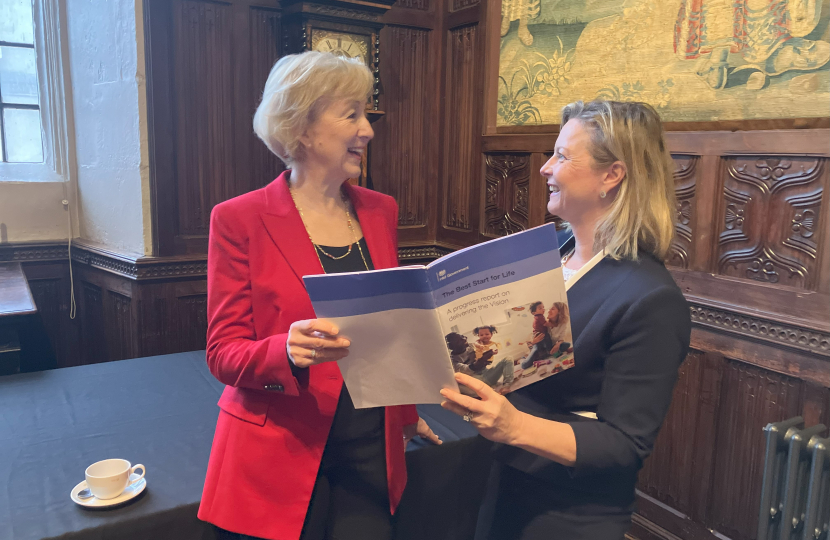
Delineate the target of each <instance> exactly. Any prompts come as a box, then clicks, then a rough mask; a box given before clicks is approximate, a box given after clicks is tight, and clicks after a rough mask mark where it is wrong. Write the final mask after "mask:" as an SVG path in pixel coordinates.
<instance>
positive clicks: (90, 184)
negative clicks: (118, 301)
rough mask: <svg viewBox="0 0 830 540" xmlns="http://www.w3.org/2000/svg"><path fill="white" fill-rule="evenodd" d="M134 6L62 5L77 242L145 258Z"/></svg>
mask: <svg viewBox="0 0 830 540" xmlns="http://www.w3.org/2000/svg"><path fill="white" fill-rule="evenodd" d="M137 3H138V4H139V5H138V6H137V5H136V4H137ZM140 3H141V2H140V0H138V1H137V0H109V1H108V0H67V3H66V14H67V29H68V36H69V63H70V73H71V77H72V93H73V100H74V104H73V110H74V118H75V147H76V149H77V150H76V151H77V163H78V175H77V176H78V199H79V200H78V212H79V213H78V216H79V222H80V236H81V238H83V239H85V240H91V241H93V242H95V243H98V244H100V245H102V246H106V247H108V248H110V249H112V250H114V251H117V252H120V253H125V254H137V255H144V254H149V253H150V249H151V242H149V241H146V242H145V239H146V238H148V237H149V187H148V186H149V184H148V181H147V179H148V167H147V162H146V159H147V158H146V155H147V152H146V135H145V137H144V140H145V151H144V153H143V154H144V156H142V144H141V142H142V140H141V139H142V135H141V134H142V129H143V130H144V133H145V134H146V113H145V115H144V117H143V119H142V117H141V116H140V114H139V89H140V90H141V92H142V93H143V92H144V87H143V85H144V83H143V78H144V58H143V46H142V47H141V52H142V57H141V58H140V59H139V57H138V47H137V43H138V42H141V43H142V44H143V41H144V36H143V35H138V34H137V29H136V16H137V15H138V16H139V19H138V20H139V21H141V18H140V17H141V7H140ZM138 30H141V26H140V25H139V28H138ZM139 66H141V67H140V68H139ZM139 86H140V87H141V88H139ZM143 100H144V98H143V97H142V101H143ZM140 119H141V120H140ZM142 124H143V125H142ZM145 194H147V195H148V197H147V200H146V201H145V200H144V195H145ZM145 204H146V206H147V211H146V214H147V216H146V219H145ZM145 229H146V231H145Z"/></svg>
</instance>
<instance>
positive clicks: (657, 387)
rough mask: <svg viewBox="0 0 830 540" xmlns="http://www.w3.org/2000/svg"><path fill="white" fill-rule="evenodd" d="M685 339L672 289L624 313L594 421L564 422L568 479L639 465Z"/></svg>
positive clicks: (679, 301) (683, 310) (681, 304)
mask: <svg viewBox="0 0 830 540" xmlns="http://www.w3.org/2000/svg"><path fill="white" fill-rule="evenodd" d="M690 336H691V320H690V317H689V310H688V306H687V304H686V300H685V298H683V295H682V293H681V292H680V291H679V290H678V289H676V288H671V287H668V286H664V287H661V288H659V289H657V290H655V291H653V292H651V293H650V294H648V295H647V296H645V297H644V298H642V299H640V300H639V301H637V302H636V303H635V304H633V305H632V306H631V307H630V308H629V309H628V310H627V311H626V313H625V314H624V315H623V317H622V318H621V319H620V322H619V323H618V324H617V325H616V326H615V328H614V330H613V331H612V335H611V342H612V345H611V347H610V350H609V354H608V357H607V358H606V361H605V377H604V380H603V383H602V389H601V392H600V401H599V406H598V408H597V419H598V421H589V422H581V421H579V422H570V425H571V427H572V428H573V431H574V434H575V435H576V464H575V465H574V467H573V468H572V469H571V470H570V473H571V475H572V476H580V475H587V474H593V473H602V472H603V471H607V470H609V469H614V468H631V469H634V470H638V469H639V468H640V467H641V466H642V463H643V460H644V459H645V458H646V457H648V455H649V454H650V453H651V450H652V447H653V445H654V439H655V438H656V437H657V432H658V431H659V430H660V425H661V424H662V423H663V419H664V418H665V416H666V413H667V412H668V409H669V405H670V404H671V398H672V392H673V390H674V384H675V382H676V381H677V375H678V368H679V367H680V364H681V363H682V362H683V359H684V358H685V357H686V353H687V352H688V348H689V340H690Z"/></svg>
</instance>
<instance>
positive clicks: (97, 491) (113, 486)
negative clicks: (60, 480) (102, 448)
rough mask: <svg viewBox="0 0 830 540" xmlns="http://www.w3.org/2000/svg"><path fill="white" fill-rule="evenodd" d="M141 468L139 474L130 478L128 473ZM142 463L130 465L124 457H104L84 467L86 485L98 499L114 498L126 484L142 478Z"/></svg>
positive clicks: (129, 484)
mask: <svg viewBox="0 0 830 540" xmlns="http://www.w3.org/2000/svg"><path fill="white" fill-rule="evenodd" d="M136 469H141V476H139V477H138V478H136V479H135V480H132V481H131V480H130V475H131V474H133V473H134V472H135V471H136ZM145 472H146V470H145V468H144V465H141V464H138V465H136V466H134V467H133V466H132V465H131V464H130V462H129V461H127V460H126V459H105V460H103V461H98V462H96V463H93V464H92V465H90V466H89V467H87V468H86V485H87V487H89V491H91V492H92V494H93V495H95V497H97V498H98V499H104V500H106V499H114V498H115V497H118V496H119V495H121V494H122V493H123V492H124V490H125V489H127V487H128V486H131V485H133V484H135V483H136V482H138V481H139V480H141V479H142V478H144V473H145Z"/></svg>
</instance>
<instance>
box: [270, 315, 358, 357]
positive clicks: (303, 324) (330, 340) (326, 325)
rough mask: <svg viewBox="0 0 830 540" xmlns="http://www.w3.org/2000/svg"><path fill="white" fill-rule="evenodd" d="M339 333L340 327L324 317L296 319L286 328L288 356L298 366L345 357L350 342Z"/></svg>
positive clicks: (347, 353)
mask: <svg viewBox="0 0 830 540" xmlns="http://www.w3.org/2000/svg"><path fill="white" fill-rule="evenodd" d="M339 333H340V329H338V328H337V327H336V326H335V325H333V324H332V323H330V322H328V321H326V320H324V319H307V320H304V321H297V322H295V323H293V324H292V325H291V328H289V329H288V339H287V340H286V342H285V349H286V351H288V358H289V359H290V360H291V361H292V362H294V365H295V366H297V367H299V368H307V367H309V366H313V365H315V364H322V363H323V362H335V361H337V360H340V359H342V358H345V357H347V356H348V355H349V345H351V343H350V342H349V340H348V339H346V338H344V337H340V336H339Z"/></svg>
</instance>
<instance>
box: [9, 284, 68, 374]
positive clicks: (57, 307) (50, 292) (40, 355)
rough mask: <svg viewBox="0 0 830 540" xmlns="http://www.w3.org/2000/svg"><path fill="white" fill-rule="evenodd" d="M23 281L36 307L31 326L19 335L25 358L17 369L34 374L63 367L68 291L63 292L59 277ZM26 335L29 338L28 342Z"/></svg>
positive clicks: (65, 355)
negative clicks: (30, 292) (41, 370)
mask: <svg viewBox="0 0 830 540" xmlns="http://www.w3.org/2000/svg"><path fill="white" fill-rule="evenodd" d="M27 281H28V283H29V290H31V291H32V298H33V299H34V301H35V306H37V314H36V315H35V316H34V324H33V325H32V327H31V328H27V329H24V330H23V331H21V333H20V342H21V345H22V347H23V351H24V353H23V354H24V355H27V356H29V357H28V358H22V359H21V369H23V370H26V371H29V370H31V371H37V370H40V369H49V368H55V367H66V365H67V363H68V362H67V361H68V360H69V359H68V358H67V353H68V352H69V351H67V350H66V349H65V347H66V340H65V338H66V337H68V336H66V335H65V332H66V330H67V329H66V328H65V327H66V322H67V321H68V319H69V317H68V309H67V307H68V305H67V304H68V300H69V291H65V290H64V287H63V281H64V280H63V278H62V277H52V278H46V279H31V278H29V279H28V280H27ZM30 335H31V338H32V339H28V338H29V337H30ZM44 337H45V338H46V339H44ZM27 353H32V354H30V355H29V354H27ZM24 360H25V361H24Z"/></svg>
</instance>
